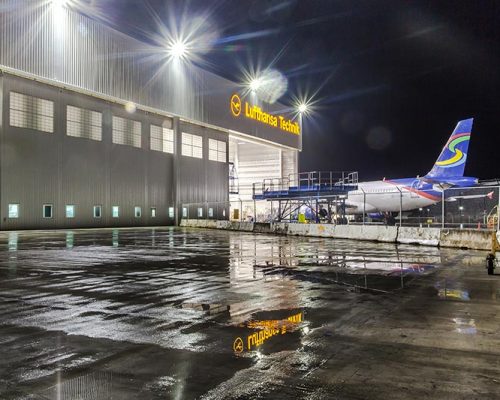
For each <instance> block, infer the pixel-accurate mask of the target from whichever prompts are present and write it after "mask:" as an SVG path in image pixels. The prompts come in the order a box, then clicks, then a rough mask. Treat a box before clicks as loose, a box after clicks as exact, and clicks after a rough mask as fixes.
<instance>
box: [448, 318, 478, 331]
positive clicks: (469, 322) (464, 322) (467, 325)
mask: <svg viewBox="0 0 500 400" xmlns="http://www.w3.org/2000/svg"><path fill="white" fill-rule="evenodd" d="M452 320H453V322H454V323H455V330H456V331H457V332H458V333H463V334H465V335H475V334H476V333H477V329H476V321H474V320H473V319H466V318H453V319H452Z"/></svg>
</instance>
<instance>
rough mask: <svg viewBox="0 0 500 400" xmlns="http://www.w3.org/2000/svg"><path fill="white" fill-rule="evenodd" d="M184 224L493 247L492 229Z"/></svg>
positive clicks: (188, 224) (187, 224)
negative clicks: (488, 230)
mask: <svg viewBox="0 0 500 400" xmlns="http://www.w3.org/2000/svg"><path fill="white" fill-rule="evenodd" d="M181 226H183V227H193V228H216V229H224V230H232V231H243V232H253V233H270V234H278V235H291V236H309V237H328V238H334V239H335V238H336V239H351V240H366V241H375V242H389V243H403V244H419V245H424V246H434V247H454V248H467V249H477V250H490V249H491V242H492V238H491V232H486V231H482V230H473V229H440V228H411V227H396V226H384V225H379V226H373V225H332V224H289V223H284V222H278V223H254V222H230V221H206V220H198V219H188V220H182V222H181ZM497 236H498V237H499V238H500V232H497Z"/></svg>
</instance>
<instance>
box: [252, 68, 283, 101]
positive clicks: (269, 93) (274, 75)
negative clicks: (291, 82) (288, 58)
mask: <svg viewBox="0 0 500 400" xmlns="http://www.w3.org/2000/svg"><path fill="white" fill-rule="evenodd" d="M242 82H243V85H244V87H245V89H246V91H247V94H248V93H252V94H255V95H256V96H257V98H258V99H260V100H262V101H265V102H266V103H270V104H273V103H275V102H277V101H278V100H279V98H280V97H281V96H283V95H284V94H285V92H286V90H287V88H288V80H287V78H286V77H285V76H284V75H283V74H282V73H281V72H279V71H278V70H276V69H273V68H268V69H265V70H263V71H261V70H260V69H256V70H250V71H245V70H243V79H242Z"/></svg>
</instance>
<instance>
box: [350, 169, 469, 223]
mask: <svg viewBox="0 0 500 400" xmlns="http://www.w3.org/2000/svg"><path fill="white" fill-rule="evenodd" d="M475 184H477V179H476V178H471V177H457V178H449V179H447V181H446V182H445V183H443V182H433V181H432V180H430V179H424V178H404V179H391V180H387V179H384V180H381V181H370V182H359V183H358V189H357V190H354V191H350V192H349V195H348V199H347V200H346V206H347V210H346V212H347V213H348V214H362V213H363V212H364V213H373V212H399V211H400V210H402V211H409V210H414V209H417V208H423V207H428V206H430V205H432V204H436V203H438V202H440V201H442V200H443V189H448V188H451V187H453V188H457V187H458V188H459V187H471V186H474V185H475ZM451 195H452V194H451V191H449V193H447V192H446V191H445V192H444V200H446V198H447V197H448V196H450V197H451Z"/></svg>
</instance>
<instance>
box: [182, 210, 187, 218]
mask: <svg viewBox="0 0 500 400" xmlns="http://www.w3.org/2000/svg"><path fill="white" fill-rule="evenodd" d="M187 216H188V209H187V207H182V218H187Z"/></svg>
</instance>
